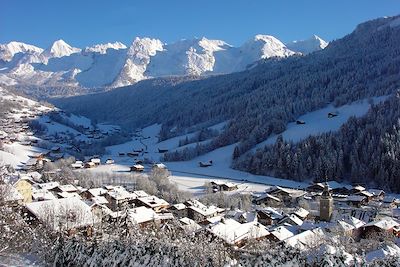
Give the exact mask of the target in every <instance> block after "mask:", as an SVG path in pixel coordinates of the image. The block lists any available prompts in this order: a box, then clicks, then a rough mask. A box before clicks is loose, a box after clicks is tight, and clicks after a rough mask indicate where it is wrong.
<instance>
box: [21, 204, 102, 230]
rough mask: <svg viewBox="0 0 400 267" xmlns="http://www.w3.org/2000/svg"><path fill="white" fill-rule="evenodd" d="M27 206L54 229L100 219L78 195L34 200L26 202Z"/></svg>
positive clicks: (88, 223) (90, 222)
mask: <svg viewBox="0 0 400 267" xmlns="http://www.w3.org/2000/svg"><path fill="white" fill-rule="evenodd" d="M26 208H27V209H28V210H29V211H30V212H31V213H32V214H33V215H35V217H36V218H38V219H39V220H40V221H41V222H43V223H44V224H46V225H47V226H49V227H51V228H52V229H53V230H69V229H72V228H81V227H84V226H88V225H92V224H93V223H97V222H99V221H100V219H99V218H98V217H97V216H95V215H94V214H93V213H92V212H91V209H90V207H89V206H88V205H86V204H85V202H83V201H82V200H80V199H78V198H76V197H71V198H60V199H54V200H46V201H39V202H32V203H28V204H26Z"/></svg>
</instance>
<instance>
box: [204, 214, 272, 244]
mask: <svg viewBox="0 0 400 267" xmlns="http://www.w3.org/2000/svg"><path fill="white" fill-rule="evenodd" d="M208 231H209V232H211V233H212V234H214V235H216V236H218V237H219V238H221V239H223V240H224V241H225V242H226V243H228V244H231V245H233V244H236V243H238V242H240V241H241V240H244V239H254V238H260V237H264V236H267V235H269V234H270V233H269V231H268V230H267V228H266V227H265V226H263V225H261V224H259V223H254V222H250V223H244V224H241V223H239V222H237V221H235V220H233V219H224V220H221V221H220V222H219V223H216V224H214V225H213V226H211V227H210V228H209V229H208Z"/></svg>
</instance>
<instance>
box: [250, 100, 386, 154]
mask: <svg viewBox="0 0 400 267" xmlns="http://www.w3.org/2000/svg"><path fill="white" fill-rule="evenodd" d="M388 97H389V96H380V97H374V98H372V103H373V104H378V103H381V102H383V101H385V100H386V99H387V98H388ZM370 107H371V104H370V102H369V100H368V99H363V100H359V101H356V102H353V103H351V104H348V105H344V106H340V107H337V108H335V107H333V105H328V106H327V107H325V108H322V109H319V110H316V111H313V112H309V113H307V114H305V115H303V116H301V117H299V118H298V120H300V121H304V122H305V124H296V122H292V123H289V124H288V125H287V127H286V130H285V131H284V132H283V133H282V137H283V140H285V141H293V142H299V141H300V140H303V139H305V138H307V137H309V136H311V135H319V134H322V133H327V132H330V131H337V130H339V128H340V127H341V126H342V125H343V124H344V123H345V122H347V121H348V120H349V118H350V117H352V116H354V117H361V116H363V115H365V114H367V112H368V110H369V109H370ZM329 112H332V113H336V114H338V116H336V117H333V118H328V113H329ZM277 137H278V136H276V135H274V136H271V137H269V138H268V139H267V140H265V141H264V142H261V143H259V144H258V145H257V146H255V147H254V149H253V151H254V150H256V149H257V148H262V147H264V146H265V145H270V144H274V143H275V141H276V139H277Z"/></svg>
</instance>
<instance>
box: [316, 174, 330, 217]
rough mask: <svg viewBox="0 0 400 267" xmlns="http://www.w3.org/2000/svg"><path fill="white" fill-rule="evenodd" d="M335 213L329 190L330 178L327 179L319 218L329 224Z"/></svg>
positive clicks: (320, 203) (320, 204)
mask: <svg viewBox="0 0 400 267" xmlns="http://www.w3.org/2000/svg"><path fill="white" fill-rule="evenodd" d="M332 212H333V198H332V195H331V193H330V190H329V185H328V178H327V176H326V177H325V183H324V190H323V192H322V195H321V199H320V201H319V218H320V220H322V221H327V222H329V221H330V220H331V217H332Z"/></svg>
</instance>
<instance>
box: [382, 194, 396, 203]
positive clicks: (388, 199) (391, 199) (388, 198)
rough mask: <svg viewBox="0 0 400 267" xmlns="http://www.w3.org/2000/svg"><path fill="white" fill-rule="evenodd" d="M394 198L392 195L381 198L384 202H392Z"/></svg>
mask: <svg viewBox="0 0 400 267" xmlns="http://www.w3.org/2000/svg"><path fill="white" fill-rule="evenodd" d="M395 200H396V198H395V197H394V196H385V197H384V198H383V200H382V202H384V203H392V202H394V201H395Z"/></svg>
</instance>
